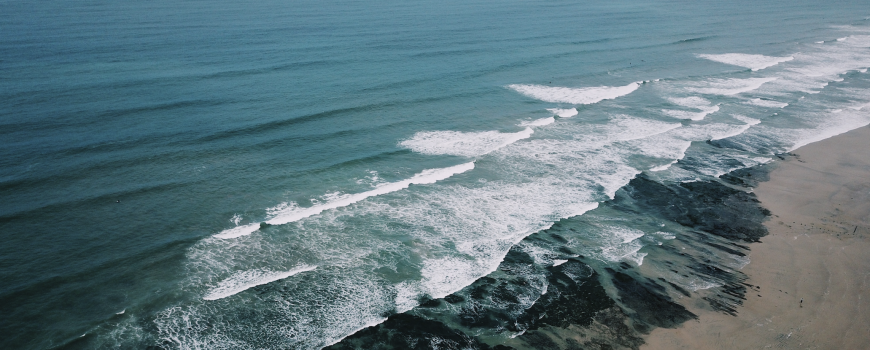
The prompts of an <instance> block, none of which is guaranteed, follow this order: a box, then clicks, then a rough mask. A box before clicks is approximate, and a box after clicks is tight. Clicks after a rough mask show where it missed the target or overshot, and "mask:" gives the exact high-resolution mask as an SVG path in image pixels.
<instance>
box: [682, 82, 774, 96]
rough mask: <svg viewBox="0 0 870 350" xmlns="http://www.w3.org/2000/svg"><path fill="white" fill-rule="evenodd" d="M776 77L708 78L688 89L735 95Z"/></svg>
mask: <svg viewBox="0 0 870 350" xmlns="http://www.w3.org/2000/svg"><path fill="white" fill-rule="evenodd" d="M776 79H777V78H746V79H737V78H734V79H710V80H708V81H706V82H704V83H701V84H698V85H696V87H690V88H689V91H694V92H697V93H702V94H708V95H726V96H728V95H737V94H740V93H744V92H749V91H752V90H755V89H758V88H760V87H761V85H764V84H765V83H768V82H771V81H774V80H776Z"/></svg>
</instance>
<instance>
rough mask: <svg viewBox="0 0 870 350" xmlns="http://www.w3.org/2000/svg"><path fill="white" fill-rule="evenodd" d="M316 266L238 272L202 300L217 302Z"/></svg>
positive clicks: (311, 269)
mask: <svg viewBox="0 0 870 350" xmlns="http://www.w3.org/2000/svg"><path fill="white" fill-rule="evenodd" d="M315 268H317V266H308V265H302V266H299V267H296V268H294V269H292V270H290V271H279V272H276V271H268V270H251V271H241V272H238V273H236V274H234V275H232V276H230V278H227V279H225V280H223V281H221V282H220V283H218V285H217V286H216V287H214V288H212V289H211V290H210V291H209V292H208V293H207V294H206V295H205V296H204V297H202V299H204V300H218V299H223V298H226V297H228V296H231V295H235V294H238V293H239V292H242V291H244V290H246V289H249V288H252V287H256V286H259V285H261V284H267V283H270V282H274V281H277V280H281V279H285V278H287V277H290V276H293V275H295V274H298V273H300V272H306V271H313V270H314V269H315Z"/></svg>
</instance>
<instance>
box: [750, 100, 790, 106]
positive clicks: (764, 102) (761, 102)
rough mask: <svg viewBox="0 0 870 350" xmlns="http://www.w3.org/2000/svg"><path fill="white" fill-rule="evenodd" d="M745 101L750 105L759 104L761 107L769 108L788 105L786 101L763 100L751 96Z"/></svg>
mask: <svg viewBox="0 0 870 350" xmlns="http://www.w3.org/2000/svg"><path fill="white" fill-rule="evenodd" d="M746 103H748V104H751V105H756V106H761V107H770V108H785V107H786V106H788V103H785V102H776V101H772V100H763V99H760V98H753V99H751V100H749V101H746Z"/></svg>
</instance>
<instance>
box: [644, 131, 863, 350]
mask: <svg viewBox="0 0 870 350" xmlns="http://www.w3.org/2000/svg"><path fill="white" fill-rule="evenodd" d="M868 145H870V128H868V127H861V128H859V129H856V130H853V131H850V132H848V133H845V134H842V135H839V136H836V137H833V138H830V139H826V140H823V141H820V142H816V143H813V144H809V145H807V146H804V147H802V148H799V149H797V150H795V151H794V152H793V154H794V155H795V156H793V157H789V158H787V159H786V160H785V161H782V162H779V164H777V165H776V168H775V169H774V170H773V171H772V172H771V174H770V180H769V181H766V182H763V183H761V184H759V186H758V187H757V188H756V189H755V193H756V194H757V196H758V198H759V200H760V201H761V203H762V205H763V206H764V207H766V208H768V209H769V210H770V211H771V212H772V216H771V218H770V220H769V221H767V222H766V224H765V225H766V226H767V227H768V229H769V231H770V234H769V235H768V236H766V237H764V238H762V239H761V241H762V242H761V243H755V244H752V245H750V248H751V254H750V257H751V262H750V263H749V264H748V265H747V266H746V267H744V268H743V270H742V271H743V272H744V273H746V274H747V275H748V276H749V280H748V281H747V283H748V284H750V285H751V287H750V288H751V290H750V291H749V292H748V293H747V294H746V300H745V301H744V304H743V306H741V307H739V308H738V309H737V316H736V317H734V316H730V315H727V314H723V313H717V312H713V311H706V310H692V312H695V313H696V314H697V315H699V319H698V320H691V321H688V322H686V323H685V324H684V325H683V326H682V327H680V328H677V329H663V328H660V329H656V330H654V331H653V332H652V333H651V334H650V335H649V336H648V338H647V339H646V342H647V343H646V344H645V345H644V346H642V347H641V349H649V350H653V349H767V348H785V349H867V348H868V347H870V239H868V238H870V151H868Z"/></svg>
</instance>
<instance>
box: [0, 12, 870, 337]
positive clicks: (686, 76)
mask: <svg viewBox="0 0 870 350" xmlns="http://www.w3.org/2000/svg"><path fill="white" fill-rule="evenodd" d="M630 5H631V6H628V5H627V4H586V3H573V2H556V3H552V4H549V5H547V6H543V5H541V4H530V3H522V2H513V1H511V2H508V3H504V4H499V5H498V6H496V5H495V4H491V3H487V2H449V4H441V5H437V6H436V5H433V4H391V3H390V4H388V3H379V4H366V5H363V4H354V3H344V2H342V3H334V4H313V3H299V4H295V5H294V6H289V5H286V4H277V3H258V4H244V5H243V4H237V3H231V2H223V1H222V2H219V4H214V6H212V7H210V8H209V9H205V8H202V7H200V6H195V5H193V4H176V3H172V2H168V1H158V2H156V3H153V4H150V5H148V6H146V5H144V4H126V5H124V4H109V5H105V6H106V7H105V8H103V7H101V6H102V5H101V6H97V5H95V4H93V3H90V2H87V1H75V2H74V3H72V4H69V5H68V6H67V5H64V6H61V4H60V3H58V2H54V1H49V2H45V3H40V4H35V5H32V6H33V7H36V8H38V10H39V11H34V10H33V9H30V8H29V7H28V6H24V5H10V6H9V12H8V13H9V14H11V15H8V16H7V18H6V19H4V20H3V23H4V24H5V27H7V28H10V29H9V30H10V33H13V34H16V35H10V36H5V37H4V38H3V39H0V47H2V48H4V50H0V52H2V53H0V67H3V68H5V69H4V71H6V72H9V75H8V77H7V78H6V79H3V81H0V86H2V89H0V101H3V102H4V106H5V107H3V110H2V115H0V116H2V118H0V125H2V126H3V127H2V131H0V135H3V138H4V141H3V145H4V147H3V150H2V151H0V152H2V155H3V157H2V159H4V160H3V161H2V164H3V165H4V166H3V167H0V168H2V169H0V195H2V196H3V198H2V199H3V200H4V202H5V203H8V204H7V205H5V206H4V207H3V209H2V211H0V225H2V226H0V227H2V228H3V230H0V231H2V232H3V233H2V236H0V238H2V239H4V241H5V242H8V244H5V245H4V246H3V247H2V248H0V256H3V257H4V261H5V262H6V263H4V264H2V266H0V276H2V277H3V279H4V281H6V282H5V283H4V286H0V312H2V313H3V314H4V315H8V316H7V317H6V319H7V320H6V321H3V323H2V324H0V332H2V333H3V334H14V335H13V336H10V337H5V338H6V339H4V340H0V346H2V347H9V348H22V349H28V348H33V349H36V348H144V347H149V346H153V347H156V348H162V349H277V348H291V349H320V348H326V347H332V348H333V349H348V348H367V347H368V346H369V345H371V344H369V343H366V342H367V341H368V340H366V339H369V338H366V337H375V338H371V339H381V340H378V341H383V339H385V338H377V336H378V335H379V334H403V336H401V337H404V338H402V339H405V338H408V339H415V340H414V341H415V342H417V343H415V344H418V345H419V346H421V347H424V348H440V347H444V348H486V347H492V346H495V345H498V344H514V343H511V342H519V341H526V340H523V339H534V338H533V337H534V336H536V334H541V333H540V329H542V328H545V326H542V324H538V323H535V322H545V323H543V324H546V327H555V328H559V327H560V326H559V325H562V326H565V325H568V324H572V325H575V326H574V327H576V325H578V324H584V322H587V321H588V322H592V321H590V320H591V317H593V316H594V315H598V314H601V315H604V314H608V315H611V316H613V315H621V316H619V317H625V318H626V319H632V317H634V318H633V319H632V320H634V321H632V322H635V321H636V322H642V321H643V322H647V321H648V320H647V321H645V320H646V319H643V318H642V316H638V315H641V314H642V313H641V312H632V311H631V310H638V309H637V308H638V306H637V305H635V304H631V301H630V300H631V299H632V297H629V296H624V295H620V294H619V293H620V291H624V290H630V289H631V288H626V287H625V286H624V284H625V283H636V284H637V285H640V286H647V285H646V283H648V281H653V283H655V281H667V283H665V282H661V283H662V284H661V288H660V289H656V288H653V287H649V288H650V290H653V291H657V290H666V291H667V292H666V295H670V296H672V297H673V296H677V297H679V298H682V296H688V295H691V296H693V297H694V296H696V295H697V296H698V298H694V299H693V300H707V299H702V298H708V299H709V298H716V296H717V295H727V293H725V292H722V291H723V290H725V291H729V292H731V291H732V290H731V289H728V288H732V287H733V286H735V285H739V283H738V282H739V281H740V280H739V278H738V277H733V278H732V277H722V276H718V275H715V274H712V273H706V274H705V273H702V272H703V271H708V270H715V269H720V270H721V271H727V272H728V273H729V274H731V275H728V276H739V270H740V268H742V267H743V266H745V265H746V264H747V263H749V257H748V256H746V254H744V253H745V251H744V250H742V249H743V248H742V246H743V244H744V243H743V242H742V241H729V240H728V239H730V238H728V237H725V238H723V237H718V236H717V237H712V236H710V235H707V236H705V235H704V234H702V233H699V232H705V231H704V228H703V225H701V224H697V223H687V222H686V221H679V220H677V219H672V218H670V217H668V216H667V215H665V214H662V213H660V212H658V210H659V209H661V208H669V206H670V207H674V206H677V205H679V204H680V203H682V202H679V200H682V199H679V200H676V199H668V200H669V201H670V202H661V203H660V202H656V201H657V200H662V201H664V199H662V198H665V197H666V196H668V195H671V194H673V195H674V196H676V195H685V196H688V197H691V196H690V195H687V194H686V193H690V194H691V193H695V192H691V191H707V190H709V188H713V187H712V186H721V187H715V188H717V189H719V190H709V191H710V193H732V192H733V193H735V194H734V196H737V197H734V198H738V197H739V196H743V195H747V196H750V195H751V189H748V188H744V187H741V186H742V185H741V184H740V183H738V182H736V180H733V178H734V177H735V176H737V175H734V174H743V173H744V172H752V171H755V170H754V169H759V167H762V166H764V165H765V164H771V163H772V162H776V161H777V160H778V159H780V158H783V157H788V152H791V151H793V150H794V149H797V148H799V147H801V146H803V145H806V144H809V143H812V142H816V141H819V140H823V139H826V138H830V137H834V136H836V135H838V134H841V133H844V132H847V131H849V130H853V129H855V128H859V127H863V126H866V125H868V124H870V108H868V107H867V106H870V94H868V92H870V76H868V74H867V69H868V65H870V64H868V62H870V35H868V30H870V29H868V28H870V24H868V23H867V22H866V19H864V17H866V14H865V15H864V17H862V16H860V15H857V13H860V12H861V11H864V12H866V9H863V6H861V4H845V5H843V6H842V8H831V6H827V5H825V4H821V3H819V4H792V3H786V2H775V3H771V4H751V5H746V6H749V7H751V8H752V9H753V11H749V12H746V13H743V12H741V13H733V11H732V10H729V8H728V7H723V6H724V5H722V6H720V5H717V4H688V5H685V6H686V7H687V11H689V12H691V14H690V13H689V12H687V13H674V12H671V11H668V10H666V8H667V7H668V6H672V4H671V5H664V4H654V3H640V2H632V3H631V4H630ZM61 7H63V8H65V10H64V11H59V9H60V8H61ZM821 12H824V14H827V15H826V16H816V15H815V14H818V13H821ZM714 13H715V14H716V15H713V14H714ZM811 14H812V15H811ZM725 15H727V17H721V16H725ZM13 17H16V18H19V19H18V20H15V21H13V20H11V18H13ZM721 18H729V21H727V23H726V22H724V21H722V20H721ZM795 18H799V20H798V19H795ZM654 23H655V25H654ZM705 186H706V187H705ZM723 188H724V189H723ZM729 191H730V192H729ZM650 193H652V195H651V194H650ZM704 193H706V192H704ZM643 196H652V197H650V198H648V197H643ZM656 196H659V197H656ZM688 197H687V198H688ZM680 198H682V197H680ZM740 198H742V197H740ZM746 202H747V203H750V202H751V201H750V200H747V201H746ZM645 203H653V204H649V205H647V204H645ZM662 203H665V204H662ZM675 203H676V204H675ZM728 203H731V202H728ZM729 205H730V204H729ZM735 206H736V205H735ZM661 210H665V209H661ZM711 210H713V209H711ZM716 210H719V209H716ZM692 225H696V226H692ZM703 244H707V245H706V246H704V245H703ZM699 247H700V248H699ZM711 247H712V248H711ZM723 247H725V248H723ZM711 251H712V253H711ZM688 257H693V258H688ZM702 258H703V259H708V261H705V262H704V264H705V265H703V266H705V268H706V266H707V265H709V266H713V267H715V269H714V268H713V267H711V268H709V269H708V270H703V268H699V267H698V266H701V265H699V264H700V263H698V261H701V259H702ZM691 259H696V260H691ZM693 264H694V265H693ZM702 270H703V271H702ZM723 274H724V272H723ZM717 276H718V277H717ZM729 278H732V279H729ZM628 280H631V281H634V282H626V281H628ZM735 281H737V282H735ZM566 286H567V287H566ZM566 288H567V289H566ZM621 288H622V289H621ZM645 288H647V287H645ZM667 293H669V294H667ZM681 295H682V296H681ZM634 299H637V298H634ZM674 299H675V300H678V298H676V297H675V298H674ZM554 300H555V301H554ZM717 300H718V299H717ZM548 303H555V304H548ZM547 305H551V306H547ZM552 305H557V306H558V307H556V306H552ZM717 305H718V304H717ZM723 305H724V304H723ZM546 307H553V309H545V308H546ZM633 308H634V309H633ZM562 309H564V310H578V311H577V314H576V315H573V314H572V315H568V316H565V317H568V318H567V319H560V320H556V319H553V317H556V316H553V315H554V314H555V313H554V312H553V311H552V310H562ZM587 309H588V310H592V311H588V314H587V311H585V310H587ZM542 310H543V311H542ZM616 310H621V311H616ZM662 310H671V311H673V310H672V309H667V308H662ZM581 311H582V312H581ZM593 311H594V312H593ZM661 312H662V313H664V312H665V311H661ZM668 312H670V311H668ZM581 314H582V315H581ZM530 315H534V317H532V316H530ZM563 316H564V315H563ZM581 316H582V317H586V318H582V319H581ZM560 317H561V316H560ZM571 317H575V318H571ZM614 317H616V316H614ZM596 322H597V321H596ZM647 323H649V324H653V326H668V325H666V324H654V322H647ZM585 324H588V323H585ZM637 324H641V323H637ZM565 327H567V326H565ZM565 327H563V328H559V329H560V330H559V332H562V331H564V329H568V328H565ZM555 328H552V329H555ZM46 329H51V331H47V330H46ZM572 329H576V328H572ZM602 329H603V328H602ZM415 332H416V333H415ZM557 333H558V332H557ZM401 337H399V336H397V338H396V339H398V338H401ZM607 339H609V340H608V341H615V340H613V339H611V338H607ZM614 339H615V338H614ZM396 341H398V340H396ZM367 344H368V345H367ZM397 344H398V343H397ZM403 344H404V343H403ZM408 344H410V343H408ZM408 344H405V345H401V346H410V345H408ZM396 346H398V347H401V346H400V345H396ZM566 346H567V345H566Z"/></svg>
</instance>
